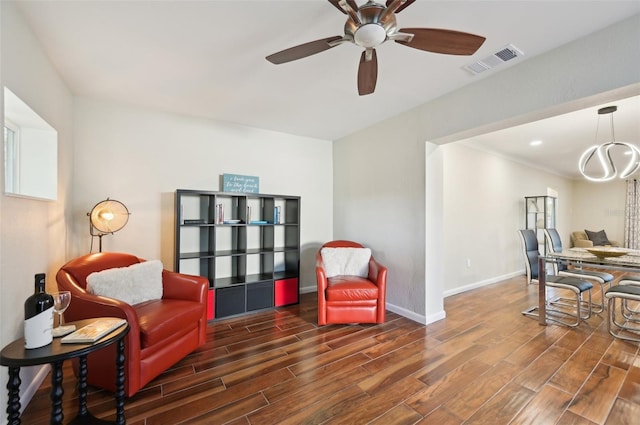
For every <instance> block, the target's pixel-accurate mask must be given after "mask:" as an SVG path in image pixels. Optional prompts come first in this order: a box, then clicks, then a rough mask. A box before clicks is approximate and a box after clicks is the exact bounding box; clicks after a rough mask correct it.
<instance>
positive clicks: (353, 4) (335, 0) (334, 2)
mask: <svg viewBox="0 0 640 425" xmlns="http://www.w3.org/2000/svg"><path fill="white" fill-rule="evenodd" d="M414 1H415V0H414ZM329 3H331V4H332V5H334V6H335V7H336V9H338V10H339V11H340V12H342V13H344V14H345V15H346V14H347V12H346V11H345V10H343V9H342V8H341V7H340V5H339V4H338V3H340V0H329ZM347 3H349V6H351V8H352V9H353V10H355V11H356V12H357V11H358V5H357V4H356V2H355V1H354V0H347Z"/></svg>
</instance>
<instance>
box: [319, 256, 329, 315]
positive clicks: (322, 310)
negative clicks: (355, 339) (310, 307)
mask: <svg viewBox="0 0 640 425" xmlns="http://www.w3.org/2000/svg"><path fill="white" fill-rule="evenodd" d="M316 280H317V282H318V324H320V325H326V324H327V300H326V298H325V291H326V290H327V274H326V273H325V271H324V263H323V262H322V256H321V255H320V253H319V252H318V253H317V254H316Z"/></svg>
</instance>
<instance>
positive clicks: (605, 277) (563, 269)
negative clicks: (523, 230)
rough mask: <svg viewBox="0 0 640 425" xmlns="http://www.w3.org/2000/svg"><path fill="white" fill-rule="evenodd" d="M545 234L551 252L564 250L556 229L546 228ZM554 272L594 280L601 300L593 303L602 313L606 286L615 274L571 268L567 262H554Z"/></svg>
mask: <svg viewBox="0 0 640 425" xmlns="http://www.w3.org/2000/svg"><path fill="white" fill-rule="evenodd" d="M544 236H545V239H546V241H547V247H548V248H549V252H552V253H555V252H558V253H559V252H562V239H561V238H560V234H559V233H558V231H557V230H556V229H544ZM553 270H554V274H557V275H560V276H573V277H576V278H578V279H587V280H590V281H594V282H596V283H597V284H598V286H599V287H600V296H601V298H600V300H601V302H600V303H599V304H598V303H593V305H592V308H593V312H594V313H602V311H604V306H605V297H604V292H605V286H607V287H610V286H611V283H612V282H613V275H612V274H610V273H606V272H601V271H596V270H583V269H578V268H572V269H570V268H569V267H567V265H566V264H558V263H553Z"/></svg>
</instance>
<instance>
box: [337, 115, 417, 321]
mask: <svg viewBox="0 0 640 425" xmlns="http://www.w3.org/2000/svg"><path fill="white" fill-rule="evenodd" d="M400 127H402V126H401V125H400ZM410 138H411V134H410V133H406V132H403V131H402V129H401V128H396V127H395V126H394V127H391V126H389V127H387V126H380V127H376V128H375V129H374V128H372V129H367V130H363V131H361V132H358V133H356V134H354V135H353V136H351V137H349V138H347V139H345V140H340V141H338V142H336V143H335V144H334V154H333V167H334V169H335V173H334V209H333V216H334V221H335V227H334V238H335V239H349V240H354V241H357V242H359V243H362V244H363V245H365V246H367V247H369V248H371V249H372V251H373V255H374V256H375V257H376V259H377V260H379V261H380V262H381V263H382V264H384V265H385V266H387V267H388V268H389V272H388V275H387V303H388V304H389V305H390V308H392V309H393V308H394V307H393V306H396V307H399V308H395V311H397V312H400V313H402V314H405V315H408V316H412V313H414V312H424V309H425V306H424V302H425V298H424V278H425V274H424V261H425V260H424V259H425V251H424V249H425V247H424V239H425V236H424V234H425V224H424V217H425V215H424V211H425V194H424V172H425V167H424V156H425V153H424V152H425V148H424V142H423V141H422V140H412V139H410ZM399 142H401V143H402V149H399V146H398V143H399Z"/></svg>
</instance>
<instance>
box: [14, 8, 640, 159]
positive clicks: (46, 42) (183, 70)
mask: <svg viewBox="0 0 640 425" xmlns="http://www.w3.org/2000/svg"><path fill="white" fill-rule="evenodd" d="M3 1H4V0H3ZM356 2H357V3H358V4H359V5H362V4H363V3H364V1H363V0H356ZM16 3H17V5H18V8H19V10H20V11H21V12H22V14H23V15H24V16H25V19H26V20H27V22H28V23H29V25H30V26H31V28H32V29H33V31H34V32H35V34H36V36H37V37H38V39H39V41H40V43H41V44H42V46H43V48H44V49H45V52H46V53H47V55H48V56H49V58H50V59H51V61H52V62H53V64H54V66H55V67H56V68H57V69H58V71H59V73H60V75H61V76H62V78H63V79H64V80H65V82H66V83H67V84H68V86H69V88H70V89H71V90H72V92H73V93H74V94H77V95H82V96H89V97H94V98H99V99H105V100H110V101H116V102H123V103H126V104H131V105H139V106H143V107H150V108H154V109H159V110H163V111H167V112H171V113H177V114H184V115H191V116H196V117H204V118H211V119H215V120H220V121H226V122H233V123H238V124H241V125H247V126H252V127H257V128H262V129H267V130H274V131H280V132H285V133H290V134H296V135H301V136H308V137H313V138H319V139H326V140H336V139H339V138H341V137H344V136H345V135H348V134H351V133H353V132H355V131H357V130H359V129H362V128H365V127H367V126H369V125H372V124H374V123H376V122H379V121H381V120H383V119H385V118H388V117H391V116H394V115H397V114H400V113H402V112H404V111H407V110H409V109H411V108H414V107H416V106H418V105H421V104H423V103H426V102H428V101H430V100H433V99H435V98H437V97H439V96H442V95H444V94H446V93H448V92H451V91H453V90H456V89H458V88H461V87H463V86H465V85H468V84H472V83H474V82H476V81H479V80H481V79H483V78H487V77H489V76H492V75H495V74H497V73H499V72H502V71H504V70H506V69H509V68H511V67H513V66H516V65H517V64H519V63H522V62H523V61H526V60H529V59H531V58H533V57H535V56H537V55H540V54H542V53H545V52H547V51H550V50H552V49H554V48H557V47H559V46H561V45H563V44H566V43H568V42H571V41H573V40H576V39H578V38H581V37H584V36H586V35H588V34H590V33H593V32H596V31H598V30H601V29H603V28H605V27H607V26H610V25H612V24H615V23H616V22H619V21H621V20H624V19H626V18H628V17H631V16H634V15H636V14H638V13H640V1H616V0H600V1H582V0H566V1H517V0H514V1H471V0H468V1H463V0H461V1H427V0H418V1H416V2H415V3H413V4H412V5H410V6H409V7H407V8H406V9H405V10H403V11H402V12H401V13H399V14H398V15H397V19H398V26H399V27H400V28H403V27H426V28H447V29H452V30H458V31H464V32H469V33H473V34H478V35H482V36H484V37H486V41H485V43H484V44H483V45H482V47H481V48H480V49H479V50H478V51H477V52H476V53H475V54H474V55H473V56H451V55H442V54H434V53H429V52H424V51H420V50H416V49H411V48H408V47H406V46H402V45H399V44H396V43H393V42H386V43H384V44H383V45H381V46H379V48H378V49H377V56H378V63H379V69H378V83H377V86H376V91H375V93H373V94H371V95H367V96H358V92H357V88H356V75H357V68H358V62H359V57H360V53H361V49H360V48H358V47H357V46H355V45H352V44H350V43H347V44H345V45H341V46H338V47H335V48H333V49H330V50H328V51H325V52H321V53H319V54H316V55H313V56H310V57H307V58H304V59H300V60H297V61H294V62H290V63H285V64H281V65H274V64H272V63H269V62H268V61H267V60H266V59H265V57H266V56H267V55H270V54H272V53H275V52H278V51H280V50H283V49H286V48H288V47H292V46H295V45H298V44H301V43H305V42H309V41H313V40H317V39H321V38H326V37H330V36H334V35H343V33H344V32H343V26H344V23H345V21H346V16H345V15H344V14H342V13H340V11H338V10H337V9H336V8H335V7H334V6H333V5H331V3H329V2H328V1H326V0H288V1H287V0H283V1H271V0H254V1H248V0H233V1H228V0H227V1H224V0H202V1H138V0H135V1H127V0H93V1H77V0H69V1H67V0H49V1H33V0H31V1H25V0H19V1H17V2H16ZM510 44H512V45H513V46H516V47H517V48H518V49H519V50H521V51H522V52H523V53H524V55H523V56H522V57H518V58H516V59H514V60H511V61H509V62H506V63H504V64H501V65H499V66H497V67H495V68H493V69H490V70H488V71H486V72H483V73H481V74H479V75H475V76H474V75H472V73H470V72H469V71H467V70H466V69H465V67H466V66H468V65H470V64H472V63H474V62H476V61H478V60H481V59H483V58H486V57H488V56H490V55H491V54H493V53H494V52H496V51H498V50H500V49H503V48H504V47H505V46H508V45H510ZM639 72H640V70H639ZM596 109H597V108H596ZM586 114H587V115H590V119H587V120H586V121H585V126H586V128H581V129H580V130H581V131H582V133H580V134H579V135H576V136H575V137H574V136H572V135H569V134H567V133H563V134H564V140H565V141H568V140H570V139H575V140H578V139H579V140H580V141H582V140H583V139H584V137H585V136H588V137H589V138H591V137H592V136H591V134H592V133H593V132H594V130H595V124H594V122H595V118H596V116H595V113H594V112H593V111H590V112H586ZM617 114H618V115H616V117H615V119H616V133H617V132H618V126H620V135H621V136H622V134H624V130H623V126H624V124H623V117H622V116H620V115H622V114H623V109H622V108H621V107H620V108H619V112H618V113H617ZM636 116H637V115H636ZM619 122H620V123H619ZM571 127H572V128H575V127H577V126H575V125H572V126H571ZM635 131H636V133H635V134H637V126H636V127H635ZM554 134H556V135H557V134H558V131H557V130H556V131H555V132H554ZM539 137H541V138H543V137H544V135H542V136H539ZM483 143H485V144H486V143H489V142H486V141H483ZM494 147H495V146H494ZM515 149H516V147H515V144H513V143H512V145H511V146H509V148H508V150H512V151H514V150H515ZM557 149H560V147H559V145H558V146H557ZM514 154H516V153H514ZM547 163H548V164H549V162H547ZM549 165H550V164H549Z"/></svg>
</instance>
